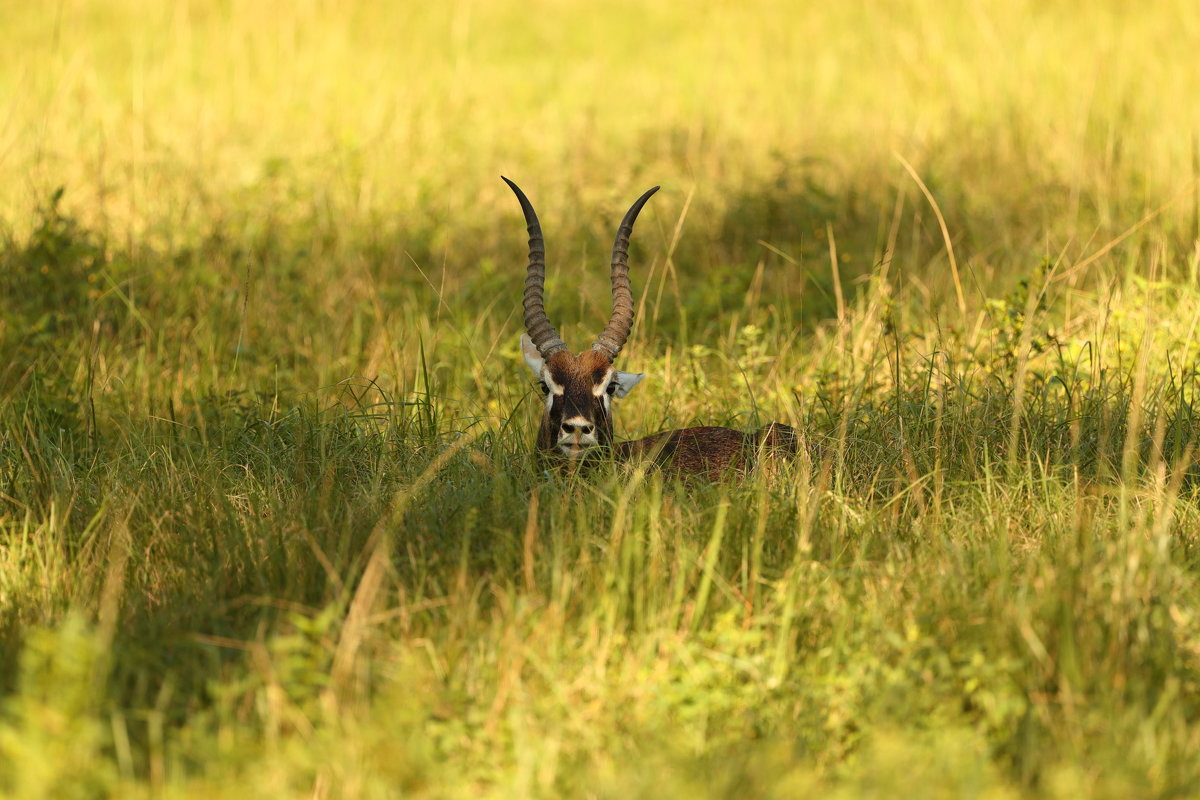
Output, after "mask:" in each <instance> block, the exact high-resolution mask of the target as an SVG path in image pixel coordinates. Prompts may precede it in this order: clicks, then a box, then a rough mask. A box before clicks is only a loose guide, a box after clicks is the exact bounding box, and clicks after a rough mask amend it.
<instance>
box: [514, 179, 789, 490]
mask: <svg viewBox="0 0 1200 800" xmlns="http://www.w3.org/2000/svg"><path fill="white" fill-rule="evenodd" d="M501 177H502V178H503V176H501ZM504 182H505V183H507V184H508V186H509V188H510V189H512V190H513V193H514V194H516V196H517V200H518V201H519V202H520V204H521V211H522V212H523V213H524V214H525V224H526V226H527V228H528V231H529V266H528V268H527V269H526V273H525V296H524V311H525V333H523V334H522V335H521V353H522V355H524V357H525V363H526V364H527V365H529V369H530V371H531V372H533V375H534V377H535V378H536V379H537V381H538V384H539V386H540V388H541V391H542V393H543V394H544V395H545V413H543V414H542V419H541V424H540V427H539V428H538V435H537V450H538V452H539V454H540V455H541V456H542V457H543V458H544V459H548V460H552V461H558V462H559V463H566V464H569V463H579V462H582V461H583V460H584V459H588V458H590V457H592V456H594V455H599V454H604V453H608V454H610V455H611V456H613V457H614V458H615V459H617V460H618V461H636V460H640V459H649V460H650V461H651V462H653V464H654V465H657V466H659V467H662V468H666V469H668V470H671V471H673V472H675V473H677V474H679V475H681V476H683V477H691V476H699V477H705V478H709V479H718V478H720V477H722V476H724V475H727V474H730V473H733V472H743V471H745V470H747V469H749V468H751V467H752V466H753V465H754V463H755V461H756V459H757V458H758V456H759V455H760V454H762V453H764V452H768V451H778V452H794V451H795V449H796V432H795V430H793V429H792V428H790V427H789V426H787V425H783V424H781V423H778V422H773V423H771V424H769V425H766V426H764V427H762V428H759V429H758V430H756V431H754V432H752V433H743V432H742V431H736V430H733V429H731V428H722V427H716V426H707V425H706V426H701V427H695V428H682V429H679V430H673V431H664V432H662V433H656V434H653V435H651V436H647V437H645V438H644V439H637V440H634V441H627V442H614V441H613V421H612V400H613V398H618V399H619V398H623V397H625V396H626V395H628V394H629V392H630V391H632V390H633V388H634V387H635V386H637V385H638V383H640V382H641V380H642V378H644V377H645V376H644V375H643V374H640V373H630V372H623V371H621V370H619V369H616V368H615V367H614V366H613V364H614V363H615V362H616V359H617V355H618V354H620V352H621V348H622V347H624V346H625V343H626V341H628V339H629V332H630V330H631V329H632V328H633V291H632V286H631V284H630V281H629V237H630V236H631V235H632V234H633V223H634V221H635V220H637V216H638V213H639V212H640V211H641V210H642V207H643V206H644V205H646V201H648V200H649V199H650V197H651V196H652V195H653V194H654V193H655V192H657V191H658V190H659V188H660V187H658V186H655V187H654V188H653V189H650V190H648V191H647V192H645V193H644V194H643V195H642V196H641V197H639V198H638V199H637V202H635V203H634V204H633V205H632V206H631V207H630V209H629V211H627V212H626V213H625V218H624V219H622V220H621V224H620V226H619V227H618V228H617V238H616V241H615V242H614V244H613V251H612V267H611V269H610V280H611V283H612V314H611V315H610V317H609V320H608V325H607V326H605V328H604V330H603V331H602V332H601V333H600V335H599V337H597V338H596V341H595V342H594V343H593V344H592V347H591V349H589V350H584V351H582V352H580V353H578V354H576V353H572V352H571V351H570V350H569V349H568V348H567V345H566V343H564V342H563V340H562V339H561V338H559V335H558V332H557V331H556V330H555V329H554V326H553V325H551V324H550V319H549V317H548V316H547V315H546V309H545V303H544V296H545V285H546V248H545V243H544V240H543V239H542V226H541V223H539V222H538V218H537V214H536V213H535V212H534V210H533V204H532V203H530V202H529V198H527V197H526V196H525V193H524V192H522V191H521V189H520V188H519V187H518V186H517V185H516V184H515V183H513V182H512V181H510V180H509V179H508V178H504Z"/></svg>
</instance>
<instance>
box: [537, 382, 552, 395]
mask: <svg viewBox="0 0 1200 800" xmlns="http://www.w3.org/2000/svg"><path fill="white" fill-rule="evenodd" d="M538 388H539V389H541V390H542V394H550V387H549V386H547V385H546V384H544V383H542V382H541V381H538Z"/></svg>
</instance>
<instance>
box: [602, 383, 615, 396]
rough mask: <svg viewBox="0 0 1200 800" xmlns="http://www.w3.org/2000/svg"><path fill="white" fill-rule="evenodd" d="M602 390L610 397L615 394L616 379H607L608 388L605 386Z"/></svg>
mask: <svg viewBox="0 0 1200 800" xmlns="http://www.w3.org/2000/svg"><path fill="white" fill-rule="evenodd" d="M604 391H605V392H607V393H608V396H609V397H612V396H613V395H614V394H616V393H617V382H616V381H609V382H608V388H607V389H605V390H604Z"/></svg>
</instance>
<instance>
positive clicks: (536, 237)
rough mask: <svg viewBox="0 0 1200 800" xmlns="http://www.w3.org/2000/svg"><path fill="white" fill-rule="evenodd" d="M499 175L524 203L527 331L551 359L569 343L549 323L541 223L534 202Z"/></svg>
mask: <svg viewBox="0 0 1200 800" xmlns="http://www.w3.org/2000/svg"><path fill="white" fill-rule="evenodd" d="M500 177H501V178H503V179H504V182H505V183H507V184H508V188H510V189H512V190H513V194H515V195H516V196H517V200H518V201H519V202H520V203H521V211H523V212H524V213H525V225H526V227H527V228H528V229H529V267H528V269H527V270H526V272H525V300H524V306H525V330H526V332H527V333H528V334H529V338H530V339H532V340H533V344H534V346H535V347H536V348H537V349H538V352H539V353H541V354H542V358H549V357H550V356H551V355H553V354H554V353H557V352H558V351H559V350H566V349H567V345H566V344H565V343H564V342H563V340H562V339H560V338H559V337H558V331H556V330H554V326H553V325H551V324H550V318H549V317H547V316H546V307H545V304H544V302H543V297H544V295H545V291H546V245H545V243H544V242H543V241H542V225H541V223H540V222H538V218H537V214H536V213H535V212H534V210H533V204H532V203H530V202H529V198H528V197H526V196H525V193H524V192H522V191H521V189H520V187H518V186H517V185H516V184H515V183H513V182H512V181H510V180H509V179H508V178H505V177H504V176H503V175H501V176H500Z"/></svg>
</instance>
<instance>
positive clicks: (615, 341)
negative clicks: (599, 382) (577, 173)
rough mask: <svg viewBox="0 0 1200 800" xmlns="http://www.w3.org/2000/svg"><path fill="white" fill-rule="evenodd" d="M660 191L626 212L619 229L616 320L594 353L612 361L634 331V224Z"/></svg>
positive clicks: (614, 295)
mask: <svg viewBox="0 0 1200 800" xmlns="http://www.w3.org/2000/svg"><path fill="white" fill-rule="evenodd" d="M659 188H660V187H658V186H655V187H654V188H653V189H650V190H649V191H647V192H646V193H645V194H643V195H642V196H641V197H639V198H638V199H637V202H636V203H634V204H633V205H632V206H630V208H629V210H628V211H627V212H625V218H624V219H623V220H621V225H620V227H618V228H617V240H616V241H615V242H614V243H613V251H612V271H611V280H612V298H613V306H612V316H611V317H609V320H608V325H606V326H605V328H604V332H603V333H601V334H600V336H599V337H598V338H597V339H596V343H595V344H593V345H592V349H593V350H599V351H600V352H601V353H604V354H605V355H606V356H608V359H609V361H615V360H616V358H617V354H618V353H620V352H621V348H622V347H624V346H625V342H626V340H628V339H629V331H630V330H631V329H632V328H633V290H632V288H631V287H630V284H629V237H630V236H631V235H632V234H633V223H634V221H635V220H636V219H637V215H638V213H639V212H640V211H641V210H642V206H644V205H646V201H647V200H649V199H650V195H652V194H654V193H655V192H657V191H658V190H659Z"/></svg>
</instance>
